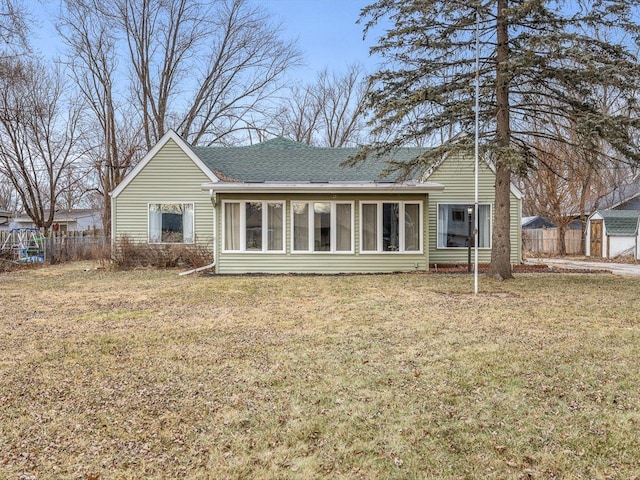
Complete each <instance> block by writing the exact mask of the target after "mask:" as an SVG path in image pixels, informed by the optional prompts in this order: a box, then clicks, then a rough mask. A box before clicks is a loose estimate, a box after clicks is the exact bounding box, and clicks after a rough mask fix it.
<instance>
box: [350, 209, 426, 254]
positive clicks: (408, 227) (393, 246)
mask: <svg viewBox="0 0 640 480" xmlns="http://www.w3.org/2000/svg"><path fill="white" fill-rule="evenodd" d="M360 205H361V207H360V213H361V214H360V250H361V251H362V252H366V253H369V252H375V253H383V252H384V253H390V252H420V251H422V202H361V204H360Z"/></svg>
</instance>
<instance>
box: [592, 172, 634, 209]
mask: <svg viewBox="0 0 640 480" xmlns="http://www.w3.org/2000/svg"><path fill="white" fill-rule="evenodd" d="M599 210H640V177H635V178H634V179H633V180H631V181H630V182H628V183H624V184H622V185H619V186H617V187H616V188H615V190H613V192H611V193H610V194H609V195H607V196H606V197H605V198H604V199H603V200H602V201H601V202H600V208H599Z"/></svg>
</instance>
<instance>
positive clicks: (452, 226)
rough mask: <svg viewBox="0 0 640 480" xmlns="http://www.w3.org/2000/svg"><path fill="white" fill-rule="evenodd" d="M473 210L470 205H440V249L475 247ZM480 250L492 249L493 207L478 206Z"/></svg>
mask: <svg viewBox="0 0 640 480" xmlns="http://www.w3.org/2000/svg"><path fill="white" fill-rule="evenodd" d="M473 210H474V208H473V205H468V204H451V203H440V204H438V248H468V247H469V246H473V240H474V239H473V236H474V235H473V229H474V225H475V219H474V216H473ZM469 211H471V212H472V213H471V215H469ZM478 248H491V205H478Z"/></svg>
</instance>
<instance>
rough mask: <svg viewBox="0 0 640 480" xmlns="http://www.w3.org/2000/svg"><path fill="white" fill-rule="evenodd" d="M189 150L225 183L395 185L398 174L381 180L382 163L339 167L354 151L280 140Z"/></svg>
mask: <svg viewBox="0 0 640 480" xmlns="http://www.w3.org/2000/svg"><path fill="white" fill-rule="evenodd" d="M191 149H192V150H193V152H194V153H195V154H196V155H197V156H198V157H199V158H200V160H202V161H203V162H204V164H205V165H206V166H207V167H209V168H210V169H211V171H212V172H213V173H214V174H216V175H217V176H218V177H220V176H222V177H226V180H227V181H242V182H337V181H342V182H351V181H355V182H374V181H377V180H382V181H394V180H396V179H397V177H398V175H397V174H394V175H391V176H389V177H384V178H383V177H381V173H382V172H383V171H384V170H385V168H386V167H387V166H388V165H387V163H386V161H385V160H379V159H367V160H366V161H365V162H362V163H360V164H358V165H357V166H355V167H342V166H341V165H340V164H341V163H342V162H344V161H345V160H347V158H348V157H349V156H351V155H354V154H355V153H356V152H357V151H358V149H357V148H325V147H310V146H308V145H304V144H302V143H298V142H294V141H293V140H288V139H286V138H283V137H277V138H274V139H271V140H267V141H265V142H262V143H259V144H257V145H251V146H246V147H195V146H192V147H191ZM422 151H423V149H419V148H404V149H401V150H398V151H397V152H396V153H395V154H394V155H393V159H394V160H400V161H407V160H409V159H411V158H414V157H416V156H417V155H419V154H420V153H421V152H422ZM221 174H222V175H221ZM222 180H225V178H222Z"/></svg>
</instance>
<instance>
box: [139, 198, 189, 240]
mask: <svg viewBox="0 0 640 480" xmlns="http://www.w3.org/2000/svg"><path fill="white" fill-rule="evenodd" d="M193 231H194V219H193V203H150V204H149V243H193Z"/></svg>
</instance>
